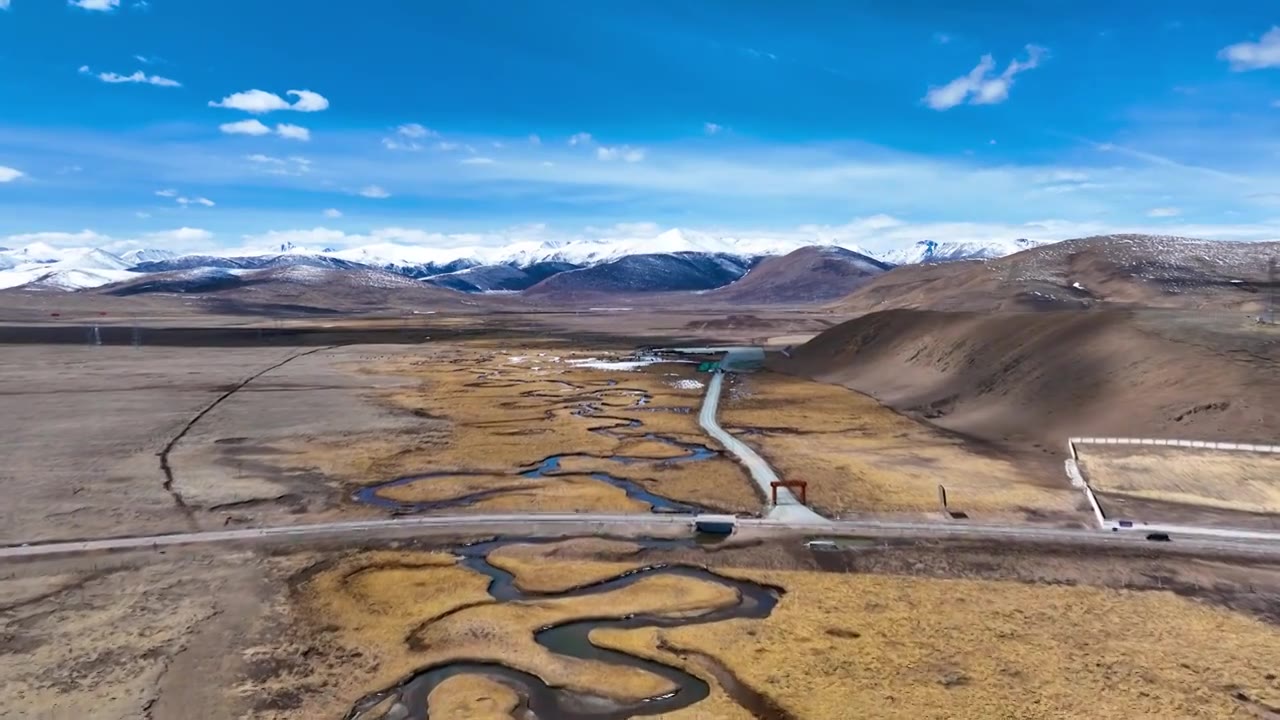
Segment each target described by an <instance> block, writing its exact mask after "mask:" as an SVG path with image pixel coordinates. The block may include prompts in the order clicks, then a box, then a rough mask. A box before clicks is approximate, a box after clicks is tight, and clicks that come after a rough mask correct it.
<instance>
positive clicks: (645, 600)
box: [410, 575, 737, 701]
mask: <svg viewBox="0 0 1280 720" xmlns="http://www.w3.org/2000/svg"><path fill="white" fill-rule="evenodd" d="M736 602H737V594H736V593H735V592H733V591H732V590H730V589H727V588H725V587H723V586H719V585H712V584H709V583H703V582H698V581H696V580H690V579H688V578H683V577H678V576H670V575H667V576H662V575H659V576H654V577H649V578H643V579H641V580H638V581H637V582H635V583H634V584H632V585H628V586H626V587H625V588H622V589H620V590H616V591H613V592H609V593H605V594H601V595H588V596H582V597H569V598H555V599H544V600H530V601H522V602H512V603H502V604H484V605H478V606H475V607H470V608H466V609H464V610H460V611H458V612H456V613H453V614H451V615H448V616H446V617H443V618H440V619H438V620H436V621H435V622H432V623H430V624H428V625H426V626H424V627H421V628H420V629H418V630H417V631H416V632H414V633H413V634H412V635H411V636H410V642H411V644H412V645H413V646H414V647H417V648H421V650H420V651H419V652H416V653H415V657H416V658H418V660H419V662H420V664H423V665H434V664H437V663H443V662H448V661H450V660H455V659H462V658H466V659H471V660H478V661H481V662H486V661H487V662H497V663H501V664H503V665H507V666H509V667H514V668H517V669H520V670H524V671H525V672H530V673H533V674H536V675H538V676H539V677H541V678H542V679H543V680H545V681H546V682H547V683H548V684H550V685H553V686H557V687H567V688H570V689H573V690H576V691H579V692H586V693H592V694H606V695H608V696H610V697H614V698H617V699H619V700H625V701H638V700H642V699H644V698H648V697H655V696H657V695H661V694H664V693H667V692H670V691H671V690H673V689H674V688H673V687H671V686H670V684H669V683H668V682H667V681H666V680H664V679H663V678H660V677H657V676H655V675H650V674H649V673H647V672H644V671H642V670H638V669H633V668H623V667H616V666H601V665H599V664H597V663H593V662H587V661H583V660H579V659H576V658H572V657H568V656H564V655H556V654H554V653H552V652H551V651H549V650H547V649H546V648H544V647H542V646H541V645H538V644H537V643H535V642H534V641H533V635H534V633H535V632H536V631H537V630H538V629H539V628H544V627H548V626H551V625H558V624H562V623H564V622H566V621H569V620H578V619H586V618H611V617H625V616H628V615H633V614H654V615H668V616H681V615H686V614H696V613H700V612H704V611H706V610H708V609H712V608H718V607H724V606H728V605H733V604H734V603H736ZM602 673H603V674H602ZM604 677H607V678H608V680H607V681H603V678H604Z"/></svg>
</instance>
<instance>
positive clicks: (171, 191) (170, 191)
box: [156, 188, 178, 198]
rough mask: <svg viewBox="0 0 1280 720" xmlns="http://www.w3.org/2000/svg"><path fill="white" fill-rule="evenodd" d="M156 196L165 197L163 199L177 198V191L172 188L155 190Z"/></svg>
mask: <svg viewBox="0 0 1280 720" xmlns="http://www.w3.org/2000/svg"><path fill="white" fill-rule="evenodd" d="M156 195H157V196H159V197H165V198H172V197H178V191H177V190H174V189H173V188H168V189H165V190H157V191H156Z"/></svg>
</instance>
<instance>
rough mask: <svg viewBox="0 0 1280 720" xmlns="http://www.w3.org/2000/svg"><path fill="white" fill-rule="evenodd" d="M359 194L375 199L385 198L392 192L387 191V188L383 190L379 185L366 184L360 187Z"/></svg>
mask: <svg viewBox="0 0 1280 720" xmlns="http://www.w3.org/2000/svg"><path fill="white" fill-rule="evenodd" d="M359 195H360V196H361V197H367V198H373V199H374V200H383V199H386V198H389V197H391V193H389V192H387V191H386V190H383V189H382V188H380V187H378V186H377V185H366V186H364V187H363V188H361V189H360V192H359Z"/></svg>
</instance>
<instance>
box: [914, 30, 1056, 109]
mask: <svg viewBox="0 0 1280 720" xmlns="http://www.w3.org/2000/svg"><path fill="white" fill-rule="evenodd" d="M1026 49H1027V59H1026V60H1012V61H1010V62H1009V65H1008V66H1007V67H1006V68H1005V69H1004V72H1002V73H1000V74H999V75H993V74H992V71H994V70H995V68H996V61H995V58H993V57H992V56H990V55H983V56H982V59H980V60H979V61H978V64H977V65H976V66H974V68H973V69H972V70H970V71H969V72H968V73H967V74H965V75H961V76H960V77H958V78H956V79H955V80H952V81H951V82H949V83H947V84H946V85H941V86H936V87H931V88H929V92H927V93H925V96H924V103H925V104H926V105H928V106H929V107H930V108H933V109H934V110H950V109H951V108H953V107H955V106H957V105H960V104H963V103H968V104H969V105H996V104H999V103H1002V102H1004V101H1005V100H1007V99H1009V88H1011V87H1013V79H1014V77H1015V76H1017V75H1018V73H1021V72H1025V71H1027V70H1031V69H1034V68H1036V67H1038V66H1039V65H1040V61H1041V60H1042V59H1043V58H1044V56H1045V49H1044V48H1042V47H1040V46H1038V45H1027V48H1026Z"/></svg>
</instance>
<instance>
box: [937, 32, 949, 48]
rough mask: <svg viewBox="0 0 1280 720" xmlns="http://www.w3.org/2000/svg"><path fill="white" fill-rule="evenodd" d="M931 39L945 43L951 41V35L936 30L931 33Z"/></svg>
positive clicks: (941, 43) (940, 43)
mask: <svg viewBox="0 0 1280 720" xmlns="http://www.w3.org/2000/svg"><path fill="white" fill-rule="evenodd" d="M933 41H934V42H936V43H938V44H939V45H946V44H947V43H949V42H951V36H950V35H948V34H946V33H944V32H936V33H934V34H933Z"/></svg>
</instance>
